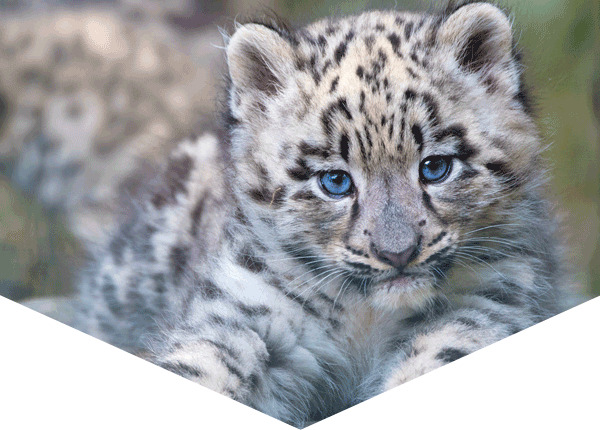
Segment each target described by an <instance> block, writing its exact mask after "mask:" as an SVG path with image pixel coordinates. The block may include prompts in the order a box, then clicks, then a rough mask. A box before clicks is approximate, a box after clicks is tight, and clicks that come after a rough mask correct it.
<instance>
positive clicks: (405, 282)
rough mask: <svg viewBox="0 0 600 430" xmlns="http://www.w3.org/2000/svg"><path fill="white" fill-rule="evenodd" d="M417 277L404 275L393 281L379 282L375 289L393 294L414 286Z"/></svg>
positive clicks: (392, 279)
mask: <svg viewBox="0 0 600 430" xmlns="http://www.w3.org/2000/svg"><path fill="white" fill-rule="evenodd" d="M416 279H417V276H415V275H409V274H402V275H399V276H396V277H394V278H391V279H386V280H385V281H382V282H379V283H378V284H377V285H376V286H375V288H376V289H378V290H387V291H388V292H392V291H395V290H407V289H409V288H410V287H411V285H413V284H414V282H415V280H416Z"/></svg>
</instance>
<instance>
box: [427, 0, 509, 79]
mask: <svg viewBox="0 0 600 430" xmlns="http://www.w3.org/2000/svg"><path fill="white" fill-rule="evenodd" d="M438 42H441V43H442V44H444V45H446V46H449V47H450V48H451V51H452V53H453V55H454V57H455V58H456V60H457V61H458V64H459V65H460V67H461V68H463V69H464V70H465V71H468V72H471V73H478V74H481V75H482V76H486V77H489V75H490V74H491V75H496V76H497V78H500V79H501V80H502V81H504V83H505V84H508V85H509V86H510V87H512V86H513V85H515V84H517V85H518V72H517V71H516V70H515V68H514V66H515V64H514V63H515V61H514V59H513V54H512V47H513V41H512V30H511V25H510V22H509V20H508V17H507V16H506V15H505V14H504V12H502V11H501V10H500V9H498V8H497V7H495V6H492V5H491V4H488V3H472V4H468V5H466V6H463V7H461V8H459V9H458V10H457V11H456V12H454V13H453V14H451V15H450V16H449V17H448V18H447V19H446V21H445V22H444V23H443V24H442V26H441V28H440V30H439V32H438ZM515 81H517V82H515Z"/></svg>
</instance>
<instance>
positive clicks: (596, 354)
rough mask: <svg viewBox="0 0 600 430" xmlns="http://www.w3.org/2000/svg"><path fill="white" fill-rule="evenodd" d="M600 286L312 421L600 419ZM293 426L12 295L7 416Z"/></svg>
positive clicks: (158, 424) (424, 425) (18, 420)
mask: <svg viewBox="0 0 600 430" xmlns="http://www.w3.org/2000/svg"><path fill="white" fill-rule="evenodd" d="M599 329H600V298H598V299H594V300H591V301H589V302H587V303H585V304H582V305H580V306H578V307H576V308H574V309H572V310H570V311H567V312H565V313H563V314H561V315H559V316H556V317H554V318H551V319H550V320H548V321H546V322H543V323H541V324H538V325H537V326H535V327H532V328H530V329H528V330H525V331H524V332H521V333H518V334H516V335H514V336H511V337H510V338H509V339H506V340H504V341H502V342H499V343H497V344H494V345H492V346H490V347H488V348H485V349H484V350H482V351H479V352H477V353H475V354H472V355H470V356H468V357H465V358H463V359H461V360H458V361H457V362H455V363H452V364H450V365H448V366H446V367H444V368H442V369H439V370H437V371H435V372H432V373H430V374H428V375H425V376H423V377H421V378H419V379H417V380H415V381H412V382H409V383H408V384H406V385H404V386H402V387H399V388H396V389H394V390H391V391H389V392H387V393H385V394H382V395H380V396H377V397H376V398H374V399H372V400H369V401H367V402H365V403H363V404H361V405H358V406H356V407H354V408H351V409H349V410H348V411H345V412H343V413H340V414H338V415H336V416H333V417H331V418H329V419H327V420H324V421H322V422H320V423H317V424H314V425H313V426H311V430H312V429H313V428H314V429H315V430H320V429H344V430H347V429H361V430H365V429H367V430H371V429H380V428H394V429H411V430H412V429H413V428H419V429H429V428H442V429H444V430H445V429H448V428H460V429H465V428H467V429H478V430H479V429H496V428H497V429H503V430H504V429H551V428H557V429H577V430H579V429H588V428H589V429H598V428H600V419H599V413H598V412H597V410H598V408H599V406H600V405H599V403H600V395H598V393H599V391H600V330H599ZM48 427H51V428H53V427H56V428H61V429H96V428H98V429H109V428H127V429H144V430H145V429H154V428H156V429H159V428H160V429H184V428H199V429H212V428H219V429H220V428H225V429H228V428H236V429H240V428H244V429H246V428H257V429H261V430H270V429H290V428H292V427H290V426H287V425H285V424H283V423H280V422H278V421H276V420H274V419H272V418H270V417H267V416H265V415H263V414H261V413H258V412H256V411H254V410H252V409H250V408H247V407H245V406H243V405H240V404H238V403H236V402H234V401H231V400H229V399H227V398H225V397H223V396H220V395H217V394H215V393H213V392H211V391H209V390H207V389H205V388H203V387H200V386H198V385H195V384H193V383H191V382H189V381H186V380H184V379H183V378H180V377H178V376H176V375H173V374H171V373H169V372H167V371H164V370H162V369H159V368H158V367H156V366H153V365H151V364H150V363H147V362H145V361H143V360H141V359H138V358H136V357H134V356H132V355H130V354H127V353H125V352H123V351H120V350H118V349H116V348H113V347H111V346H109V345H106V344H104V343H102V342H100V341H98V340H96V339H93V338H91V337H89V336H87V335H84V334H82V333H80V332H77V331H76V330H73V329H71V328H69V327H67V326H65V325H63V324H61V323H58V322H56V321H53V320H51V319H49V318H47V317H45V316H43V315H41V314H38V313H36V312H34V311H31V310H29V309H26V308H24V307H23V306H21V305H18V304H16V303H13V302H11V301H9V300H7V299H4V298H1V297H0V428H5V429H30V428H31V429H34V428H36V429H37V428H42V429H45V428H48Z"/></svg>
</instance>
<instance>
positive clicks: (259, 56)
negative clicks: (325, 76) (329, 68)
mask: <svg viewBox="0 0 600 430" xmlns="http://www.w3.org/2000/svg"><path fill="white" fill-rule="evenodd" d="M227 64H228V66H229V74H230V76H231V81H232V83H233V85H234V86H235V87H237V88H238V89H239V90H241V91H242V92H245V91H248V90H255V91H259V92H261V93H264V94H265V95H273V94H276V93H277V91H278V90H279V89H280V88H281V87H282V86H283V84H284V82H285V78H286V76H289V75H290V74H291V72H292V71H293V64H294V53H293V49H292V46H291V45H290V43H289V42H288V41H287V40H285V39H284V38H283V37H281V35H279V33H277V32H276V31H275V30H272V29H270V28H268V27H266V26H263V25H260V24H246V25H243V26H242V27H240V28H239V29H238V30H237V31H236V32H235V33H234V34H233V36H232V37H231V39H230V40H229V44H228V45H227Z"/></svg>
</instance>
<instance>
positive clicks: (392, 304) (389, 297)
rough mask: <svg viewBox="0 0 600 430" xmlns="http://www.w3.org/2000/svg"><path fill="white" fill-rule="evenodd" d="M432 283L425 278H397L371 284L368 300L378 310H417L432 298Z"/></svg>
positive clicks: (430, 279) (409, 276) (428, 278)
mask: <svg viewBox="0 0 600 430" xmlns="http://www.w3.org/2000/svg"><path fill="white" fill-rule="evenodd" d="M433 283H434V281H433V279H432V278H430V277H426V276H415V275H406V276H399V277H397V278H393V279H389V280H385V281H382V282H378V283H376V284H373V285H372V286H371V287H370V291H369V299H370V300H371V303H372V304H373V306H374V307H376V308H379V309H384V310H396V309H404V310H408V309H419V308H422V307H423V306H424V305H425V304H426V303H427V302H428V301H430V300H431V299H432V298H433V297H434V295H435V290H434V288H433Z"/></svg>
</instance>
